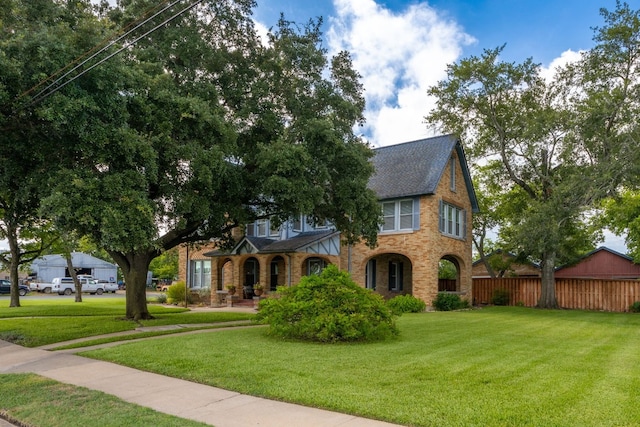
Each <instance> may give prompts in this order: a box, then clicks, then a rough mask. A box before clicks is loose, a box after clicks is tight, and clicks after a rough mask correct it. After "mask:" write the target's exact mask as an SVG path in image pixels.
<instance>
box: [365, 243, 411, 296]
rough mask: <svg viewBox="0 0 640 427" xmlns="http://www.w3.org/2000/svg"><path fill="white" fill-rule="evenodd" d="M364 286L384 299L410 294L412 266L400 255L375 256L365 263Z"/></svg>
mask: <svg viewBox="0 0 640 427" xmlns="http://www.w3.org/2000/svg"><path fill="white" fill-rule="evenodd" d="M364 286H365V288H367V289H371V290H374V291H376V292H377V293H379V294H381V295H382V296H383V297H385V298H393V297H394V296H397V295H404V294H412V293H413V264H412V262H411V260H410V259H409V258H408V257H406V256H405V255H402V254H398V253H385V254H377V255H375V256H373V257H371V258H369V259H368V260H367V261H366V263H365V283H364Z"/></svg>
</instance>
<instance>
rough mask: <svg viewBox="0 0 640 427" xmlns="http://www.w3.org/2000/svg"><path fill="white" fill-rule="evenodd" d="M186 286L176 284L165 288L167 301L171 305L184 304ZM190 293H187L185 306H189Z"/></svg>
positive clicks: (180, 283) (179, 283)
mask: <svg viewBox="0 0 640 427" xmlns="http://www.w3.org/2000/svg"><path fill="white" fill-rule="evenodd" d="M185 288H186V285H185V283H184V282H176V283H174V284H173V285H171V286H169V287H168V288H167V300H171V301H172V303H173V304H179V303H181V302H182V303H183V302H184V297H185ZM191 303H192V301H191V292H187V304H191Z"/></svg>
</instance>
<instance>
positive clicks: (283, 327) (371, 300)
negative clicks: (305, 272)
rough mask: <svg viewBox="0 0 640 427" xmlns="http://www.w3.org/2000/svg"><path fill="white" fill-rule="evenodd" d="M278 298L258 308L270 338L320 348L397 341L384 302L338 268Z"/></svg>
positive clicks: (304, 280)
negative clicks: (320, 345)
mask: <svg viewBox="0 0 640 427" xmlns="http://www.w3.org/2000/svg"><path fill="white" fill-rule="evenodd" d="M278 293H279V297H276V298H268V299H265V300H263V301H261V302H260V309H259V311H258V316H257V318H258V321H259V322H261V323H266V324H269V325H270V329H269V333H270V334H272V335H275V336H279V337H282V338H289V339H297V340H304V341H318V342H343V341H375V340H382V339H386V338H390V337H392V336H394V335H397V333H398V330H397V328H396V325H395V321H394V315H393V313H392V311H391V309H390V308H389V307H387V305H386V304H385V302H384V299H383V298H382V297H381V296H380V295H378V294H375V293H374V292H372V291H371V290H368V289H364V288H362V287H360V286H358V285H357V284H356V283H355V282H353V280H351V277H350V276H349V274H348V273H346V272H344V271H340V270H338V268H337V267H335V266H329V267H327V268H326V269H325V270H324V271H323V272H322V273H321V274H320V275H312V276H306V277H303V278H302V280H301V281H300V283H299V284H298V285H296V286H293V287H291V288H285V287H281V288H278Z"/></svg>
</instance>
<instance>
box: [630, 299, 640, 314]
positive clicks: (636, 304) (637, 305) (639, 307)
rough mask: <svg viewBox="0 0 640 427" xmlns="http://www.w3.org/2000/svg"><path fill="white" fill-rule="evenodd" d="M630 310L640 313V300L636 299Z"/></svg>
mask: <svg viewBox="0 0 640 427" xmlns="http://www.w3.org/2000/svg"><path fill="white" fill-rule="evenodd" d="M629 311H630V312H632V313H640V301H636V302H634V303H633V304H631V305H630V306H629Z"/></svg>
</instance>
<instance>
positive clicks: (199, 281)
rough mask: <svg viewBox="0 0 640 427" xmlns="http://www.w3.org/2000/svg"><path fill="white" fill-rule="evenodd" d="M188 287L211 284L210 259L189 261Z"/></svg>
mask: <svg viewBox="0 0 640 427" xmlns="http://www.w3.org/2000/svg"><path fill="white" fill-rule="evenodd" d="M189 279H190V280H189V282H190V283H189V287H190V288H208V287H210V286H211V261H210V260H194V261H191V277H189Z"/></svg>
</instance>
